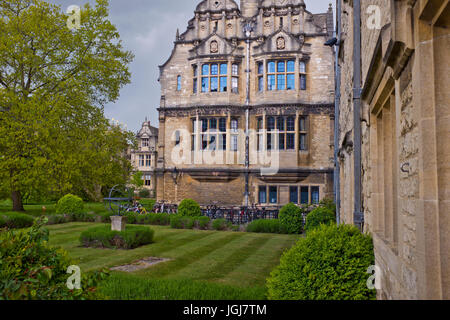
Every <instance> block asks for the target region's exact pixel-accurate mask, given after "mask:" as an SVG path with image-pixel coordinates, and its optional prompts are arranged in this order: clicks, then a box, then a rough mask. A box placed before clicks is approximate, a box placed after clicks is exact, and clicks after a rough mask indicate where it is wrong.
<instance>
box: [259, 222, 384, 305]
mask: <svg viewBox="0 0 450 320" xmlns="http://www.w3.org/2000/svg"><path fill="white" fill-rule="evenodd" d="M374 264H375V258H374V253H373V243H372V238H371V237H370V236H369V235H363V234H361V233H360V231H359V230H358V229H357V228H356V227H353V226H348V225H341V226H336V225H330V226H327V225H322V226H320V227H319V228H318V229H315V230H312V231H311V232H309V233H308V234H307V237H306V238H303V239H300V240H299V241H298V242H297V243H296V244H295V245H294V246H293V247H292V248H291V249H290V250H289V251H286V252H285V253H284V254H283V256H282V257H281V261H280V265H279V266H278V267H277V268H275V269H274V270H273V271H272V273H271V275H270V278H269V279H268V280H267V287H268V298H269V299H271V300H367V299H375V296H376V292H375V290H369V289H368V288H367V279H368V276H369V275H368V274H367V273H366V271H367V269H368V268H369V267H370V266H372V265H374Z"/></svg>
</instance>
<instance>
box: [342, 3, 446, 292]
mask: <svg viewBox="0 0 450 320" xmlns="http://www.w3.org/2000/svg"><path fill="white" fill-rule="evenodd" d="M338 1H341V2H340V4H341V5H342V9H341V12H340V13H338V15H339V16H340V17H341V19H342V29H341V30H340V31H341V32H338V33H339V36H340V38H341V39H340V40H341V41H340V44H339V47H340V48H339V64H340V66H341V71H342V72H341V79H340V80H341V83H342V85H341V87H340V92H341V99H340V101H341V103H340V118H339V123H340V136H339V142H340V150H339V158H340V166H341V175H340V177H341V179H340V180H341V183H340V186H341V187H340V191H341V192H340V193H341V219H342V221H343V222H344V223H353V221H354V217H353V214H354V212H355V209H354V207H355V200H354V196H355V192H357V191H355V190H357V189H358V185H357V184H358V182H355V183H354V177H355V172H354V168H355V162H354V157H355V150H356V148H358V147H359V146H358V145H357V144H356V143H355V141H356V140H355V135H354V128H355V126H354V125H355V123H354V121H353V116H352V113H353V107H354V104H353V99H355V98H358V97H355V96H354V91H353V88H355V87H357V84H356V83H353V80H352V79H353V71H354V65H353V59H354V58H355V57H356V56H354V55H353V54H352V52H353V46H354V41H353V39H357V38H355V37H354V27H355V26H356V25H354V23H353V19H354V17H355V14H356V12H355V11H354V7H353V6H354V5H355V3H356V1H355V0H353V1H348V0H338ZM360 12H361V33H360V34H361V43H360V44H356V45H357V46H358V45H359V46H360V49H361V61H357V63H360V66H361V75H362V81H361V87H362V92H361V100H362V104H361V106H362V107H361V109H360V121H361V129H362V130H361V139H362V143H361V154H362V156H361V158H362V160H361V164H362V170H361V173H362V181H361V183H360V185H361V197H362V209H363V212H364V230H365V231H368V232H370V233H371V234H372V235H373V238H374V246H375V255H376V264H377V265H378V266H379V267H380V268H381V271H382V274H381V289H380V290H378V297H379V298H380V299H450V215H449V213H450V205H449V204H450V201H449V200H450V147H449V145H448V142H449V138H450V107H449V102H450V86H449V75H450V70H449V66H450V55H449V53H450V29H449V27H450V2H449V1H448V0H447V1H445V0H439V1H435V0H396V1H391V0H371V1H361V11H360ZM356 16H357V15H356ZM357 121H358V120H357Z"/></svg>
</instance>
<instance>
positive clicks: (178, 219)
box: [170, 214, 195, 229]
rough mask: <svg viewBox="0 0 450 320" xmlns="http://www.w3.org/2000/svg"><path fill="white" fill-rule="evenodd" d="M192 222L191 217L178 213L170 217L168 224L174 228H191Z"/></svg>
mask: <svg viewBox="0 0 450 320" xmlns="http://www.w3.org/2000/svg"><path fill="white" fill-rule="evenodd" d="M194 223H195V220H194V218H193V217H184V216H182V215H179V214H176V215H172V216H171V217H170V226H171V227H172V228H174V229H192V228H194Z"/></svg>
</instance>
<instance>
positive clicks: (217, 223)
mask: <svg viewBox="0 0 450 320" xmlns="http://www.w3.org/2000/svg"><path fill="white" fill-rule="evenodd" d="M231 227H232V224H231V222H229V221H227V220H225V219H216V220H214V221H213V223H212V228H213V229H214V230H217V231H225V230H228V229H231Z"/></svg>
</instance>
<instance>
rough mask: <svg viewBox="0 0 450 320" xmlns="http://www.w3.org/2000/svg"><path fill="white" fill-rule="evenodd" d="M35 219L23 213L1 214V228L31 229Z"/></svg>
mask: <svg viewBox="0 0 450 320" xmlns="http://www.w3.org/2000/svg"><path fill="white" fill-rule="evenodd" d="M33 223H34V218H33V217H32V216H29V215H27V214H23V213H17V212H12V213H0V228H5V227H6V228H8V229H20V228H28V227H31V226H32V225H33Z"/></svg>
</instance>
